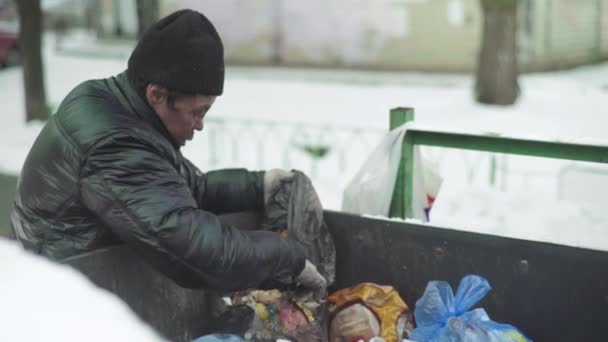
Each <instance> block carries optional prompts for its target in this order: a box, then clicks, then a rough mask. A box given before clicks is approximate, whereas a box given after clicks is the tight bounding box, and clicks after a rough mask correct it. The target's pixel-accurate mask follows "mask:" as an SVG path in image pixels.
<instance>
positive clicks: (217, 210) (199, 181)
mask: <svg viewBox="0 0 608 342" xmlns="http://www.w3.org/2000/svg"><path fill="white" fill-rule="evenodd" d="M184 161H185V166H186V171H187V173H188V178H189V180H188V183H189V184H190V187H191V189H192V194H193V195H194V199H195V200H196V202H197V203H198V205H199V207H200V208H201V209H204V210H208V211H210V212H212V213H214V214H223V213H231V212H238V211H248V210H252V211H260V210H263V209H264V172H263V171H248V170H246V169H225V170H217V171H210V172H207V173H202V172H201V171H200V170H199V169H198V168H197V167H196V166H195V165H194V164H192V162H190V161H189V160H188V159H186V158H184Z"/></svg>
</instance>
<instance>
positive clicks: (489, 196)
mask: <svg viewBox="0 0 608 342" xmlns="http://www.w3.org/2000/svg"><path fill="white" fill-rule="evenodd" d="M46 42H47V43H48V44H47V46H46V48H45V56H44V59H45V63H46V84H47V93H48V96H49V100H50V102H51V103H52V104H55V105H57V104H58V103H59V102H60V101H61V99H62V98H63V96H65V95H66V94H67V92H68V91H69V90H70V89H72V88H73V87H74V86H76V85H77V84H78V83H80V82H82V81H84V80H86V79H89V78H103V77H107V76H109V75H113V74H117V73H119V72H121V71H122V70H123V69H124V68H125V67H126V57H124V56H125V54H124V53H119V52H113V53H112V54H106V55H105V56H106V57H94V56H93V55H92V53H91V52H90V51H89V50H86V49H83V51H85V52H86V53H85V54H82V55H73V54H68V53H66V52H63V53H56V52H55V50H54V49H53V46H52V43H53V42H54V40H53V39H52V38H51V39H47V40H46ZM85 43H86V40H83V44H85ZM77 45H78V44H76V46H74V44H72V45H68V46H67V47H68V49H67V50H70V49H72V50H74V49H76V50H77V48H78V46H77ZM113 51H114V50H113ZM108 55H112V56H113V57H108ZM520 82H521V88H522V94H523V95H522V96H521V98H520V100H519V102H518V103H517V104H516V105H515V106H512V107H508V108H500V107H492V106H484V105H479V104H477V103H475V101H473V99H472V94H471V89H472V83H473V80H472V78H471V77H470V76H469V75H436V74H433V75H429V74H419V73H395V72H393V73H388V72H373V73H372V72H354V71H330V70H298V69H286V68H243V67H229V68H228V71H227V79H226V82H225V93H224V95H223V96H222V97H221V98H220V99H219V100H218V101H217V102H216V105H215V106H214V108H213V109H212V111H211V112H210V114H209V121H210V123H209V124H208V125H207V127H206V129H205V131H203V132H202V133H200V134H199V135H198V136H197V137H196V138H195V139H194V140H193V141H192V142H191V143H190V144H189V145H188V146H186V148H185V149H184V153H185V154H186V156H188V157H189V158H190V159H192V160H193V161H194V162H195V163H196V164H197V165H199V167H201V168H202V169H203V170H205V169H209V168H215V167H233V166H245V167H249V168H260V167H261V168H272V167H291V168H299V169H302V170H304V171H305V172H308V173H310V174H311V175H312V176H313V177H312V178H313V180H314V182H315V185H316V187H317V189H318V191H319V193H320V196H321V200H322V201H323V203H324V205H325V206H326V207H328V208H332V209H339V208H340V198H341V195H342V191H343V189H344V186H345V185H346V184H347V183H348V181H349V180H350V179H351V178H352V176H353V175H354V174H355V173H356V171H357V169H358V165H359V164H360V163H361V162H362V161H363V160H364V159H365V156H366V154H368V153H369V152H370V151H371V150H372V149H373V147H374V144H375V143H376V142H377V141H378V140H379V139H380V138H381V134H382V131H384V130H386V129H387V126H388V110H389V109H390V108H392V107H397V106H409V107H414V108H415V109H416V122H417V124H419V125H424V126H427V127H433V128H436V129H459V130H465V131H474V132H495V133H501V134H511V135H516V136H534V137H546V138H549V139H554V138H559V139H567V140H574V141H595V142H598V141H599V142H601V141H608V132H607V131H606V127H608V109H606V108H607V106H606V105H607V104H608V64H602V65H597V66H589V67H582V68H578V69H575V70H570V71H563V72H554V73H547V74H531V75H524V76H522V77H521V78H520ZM0 89H1V90H2V91H1V92H0V102H1V103H2V104H3V112H4V115H3V118H4V122H3V125H2V126H1V127H0V172H5V173H13V174H17V173H18V172H19V169H20V167H21V165H22V163H23V159H24V157H25V155H26V153H27V151H28V150H29V147H30V146H31V144H32V142H33V139H34V138H35V136H36V134H37V133H38V131H39V129H40V127H41V124H40V123H31V124H28V125H24V124H23V112H24V110H23V108H24V105H23V93H22V81H21V73H20V70H19V69H18V68H13V69H8V70H2V71H0ZM218 119H222V120H223V123H221V124H220V123H218V122H215V123H214V122H212V121H213V120H218ZM240 119H241V120H240ZM242 119H247V120H252V121H256V120H267V121H269V122H275V123H277V122H278V123H294V124H296V125H297V126H295V127H297V128H298V129H297V130H296V131H300V130H305V127H307V126H306V125H337V126H340V127H341V126H349V127H357V128H363V129H365V130H369V132H370V136H372V138H371V140H370V141H368V142H366V143H361V142H360V141H358V138H357V136H356V135H355V136H352V137H350V138H349V139H350V140H348V141H347V145H348V146H346V147H348V148H344V151H346V152H343V153H341V154H340V155H338V154H332V153H329V154H328V155H327V157H326V158H324V159H322V160H320V161H319V162H318V163H317V164H314V163H312V162H311V160H310V158H309V157H308V156H307V155H305V154H302V153H300V152H298V151H297V150H292V149H288V148H286V147H285V146H284V145H286V144H287V142H288V141H290V140H289V139H290V138H289V137H286V136H285V130H283V131H282V133H281V132H280V131H281V129H277V130H278V131H279V132H276V133H272V134H266V133H265V132H264V131H261V132H260V133H258V134H257V135H256V136H255V137H254V136H250V135H248V134H247V129H246V127H245V130H244V132H245V133H241V131H240V130H242V129H243V128H242V126H243V124H242V123H239V122H242ZM237 127H238V129H237ZM300 128H301V129H300ZM229 133H230V134H232V135H236V136H237V137H238V139H237V138H232V139H231V140H227V141H228V143H229V144H230V145H234V144H236V143H238V149H247V148H252V146H261V145H263V151H264V160H263V161H260V158H259V157H255V158H254V157H252V153H241V154H240V155H241V156H242V158H236V159H234V158H222V157H223V156H224V155H225V154H228V153H224V152H226V151H222V153H220V156H219V157H217V158H219V159H217V160H215V161H211V162H210V159H209V154H211V152H210V151H209V144H210V142H209V137H210V136H213V135H214V136H215V137H216V138H217V137H219V138H226V136H228V135H230V134H229ZM336 134H339V133H336ZM260 136H261V138H260ZM308 139H309V140H310V139H311V138H308ZM318 139H320V140H325V141H328V142H330V143H331V142H332V138H331V136H328V135H324V136H321V137H319V138H318ZM313 140H314V138H313ZM224 145H225V144H224ZM343 145H344V143H343ZM224 148H228V147H226V146H224ZM230 148H231V149H232V147H230ZM259 150H260V149H259V148H258V151H259ZM425 152H426V155H427V156H428V157H430V158H431V159H434V160H435V161H436V162H438V164H439V167H440V170H441V173H442V176H443V177H444V184H443V188H442V189H441V192H440V195H439V198H438V199H437V202H436V204H435V208H434V209H433V212H432V223H437V224H440V225H443V226H450V227H455V228H456V229H464V230H472V231H480V232H489V233H493V234H497V235H503V236H511V237H520V238H526V239H532V240H541V241H552V242H556V243H561V244H567V245H575V246H584V247H588V248H595V249H604V250H608V234H606V233H605V232H604V229H605V227H606V226H607V225H608V210H606V209H607V208H608V204H605V202H604V201H603V200H602V196H599V195H598V194H602V193H605V192H606V191H608V181H607V180H606V179H608V168H606V167H605V166H604V165H595V164H593V165H588V163H573V162H568V161H554V160H544V159H541V158H531V157H530V158H528V157H515V156H502V155H499V156H497V165H498V168H497V174H496V180H495V183H494V185H490V184H489V183H490V182H489V178H490V177H489V171H488V170H489V167H488V165H489V160H490V158H489V154H487V153H477V152H463V151H455V150H449V149H436V148H433V149H429V148H427V149H425ZM298 153H299V154H298ZM279 154H287V158H283V157H276V155H279ZM273 156H275V157H276V158H273ZM344 158H346V159H348V160H347V162H346V165H347V167H346V168H345V169H343V168H340V167H338V165H339V164H340V162H339V160H340V159H344Z"/></svg>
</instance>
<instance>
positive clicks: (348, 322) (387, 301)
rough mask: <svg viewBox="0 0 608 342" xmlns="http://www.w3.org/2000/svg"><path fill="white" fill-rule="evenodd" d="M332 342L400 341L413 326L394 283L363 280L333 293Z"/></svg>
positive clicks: (329, 300) (330, 307) (329, 308)
mask: <svg viewBox="0 0 608 342" xmlns="http://www.w3.org/2000/svg"><path fill="white" fill-rule="evenodd" d="M327 301H328V305H329V307H328V310H329V341H330V342H351V341H358V340H364V341H369V340H370V339H372V338H374V337H382V338H383V339H384V340H385V341H387V342H396V341H400V340H401V339H402V338H404V337H407V336H408V335H409V331H411V329H412V319H411V313H410V309H409V307H408V306H407V304H405V302H404V301H403V299H401V297H400V296H399V293H398V292H397V291H396V290H395V289H394V288H393V287H391V286H380V285H376V284H372V283H363V284H360V285H357V286H355V287H353V288H348V289H343V290H340V291H337V292H335V293H333V294H332V295H330V296H329V298H328V299H327Z"/></svg>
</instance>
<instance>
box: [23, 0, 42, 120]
mask: <svg viewBox="0 0 608 342" xmlns="http://www.w3.org/2000/svg"><path fill="white" fill-rule="evenodd" d="M16 3H17V13H18V14H19V27H20V28H19V48H20V54H21V56H20V58H21V68H22V70H23V85H24V87H25V111H26V120H27V121H31V120H46V119H48V116H49V111H48V107H47V103H46V94H45V91H44V68H43V65H42V11H41V9H40V0H16Z"/></svg>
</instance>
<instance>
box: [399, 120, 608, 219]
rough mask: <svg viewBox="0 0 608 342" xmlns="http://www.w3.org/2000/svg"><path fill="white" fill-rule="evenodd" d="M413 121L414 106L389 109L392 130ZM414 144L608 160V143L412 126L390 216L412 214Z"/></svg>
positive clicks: (536, 155)
mask: <svg viewBox="0 0 608 342" xmlns="http://www.w3.org/2000/svg"><path fill="white" fill-rule="evenodd" d="M413 121H414V109H413V108H395V109H392V110H391V111H390V129H391V130H392V129H395V128H397V127H399V126H401V125H403V124H405V123H407V122H413ZM415 145H424V146H435V147H448V148H457V149H463V150H474V151H482V152H494V153H507V154H515V155H523V156H530V157H545V158H555V159H567V160H575V161H586V162H595V163H608V146H602V145H593V144H583V143H574V142H560V141H547V140H537V139H519V138H513V137H503V136H499V135H493V134H469V133H460V132H445V131H434V130H433V131H428V130H424V129H417V128H410V129H408V130H407V133H406V134H405V138H404V139H403V150H402V153H401V162H400V164H399V170H398V174H397V182H396V184H395V190H394V191H393V199H392V202H391V209H390V216H391V217H400V218H407V217H412V199H413V187H412V186H411V184H413V175H414V158H413V157H414V146H415Z"/></svg>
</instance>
